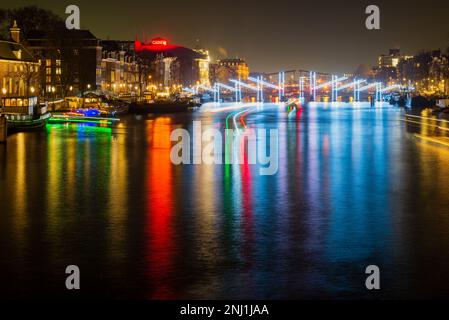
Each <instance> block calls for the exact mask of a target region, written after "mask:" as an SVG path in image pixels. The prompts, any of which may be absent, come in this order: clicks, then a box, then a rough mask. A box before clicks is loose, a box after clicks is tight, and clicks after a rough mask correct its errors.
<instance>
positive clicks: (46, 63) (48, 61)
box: [45, 59, 51, 67]
mask: <svg viewBox="0 0 449 320" xmlns="http://www.w3.org/2000/svg"><path fill="white" fill-rule="evenodd" d="M45 65H46V66H47V67H50V66H51V59H47V60H45Z"/></svg>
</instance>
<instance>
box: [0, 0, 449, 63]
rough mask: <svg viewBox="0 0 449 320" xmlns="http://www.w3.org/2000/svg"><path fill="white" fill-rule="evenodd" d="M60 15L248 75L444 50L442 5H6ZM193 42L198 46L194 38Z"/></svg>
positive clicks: (441, 0)
mask: <svg viewBox="0 0 449 320" xmlns="http://www.w3.org/2000/svg"><path fill="white" fill-rule="evenodd" d="M29 4H34V5H38V6H40V7H43V8H46V9H51V10H52V11H54V12H55V13H57V14H59V15H61V16H65V14H64V11H65V7H66V6H67V5H69V4H77V5H78V6H79V7H80V10H81V27H82V28H84V29H90V30H91V31H92V33H93V34H94V35H96V36H97V37H99V38H102V39H107V38H110V39H120V40H134V38H135V36H136V35H139V36H140V37H142V34H145V35H146V36H147V37H148V38H151V37H153V36H163V37H167V38H168V39H169V41H170V42H173V43H177V44H181V45H185V46H188V47H194V46H195V44H196V42H197V41H199V43H200V45H201V46H202V47H205V48H207V49H209V50H210V52H211V56H212V58H213V59H220V58H223V57H225V56H226V55H227V56H228V57H241V58H244V59H246V60H247V62H248V63H249V65H250V68H251V70H252V71H265V72H272V71H277V70H280V69H284V70H289V69H313V70H317V71H323V72H350V71H354V70H355V68H356V67H357V66H358V65H359V64H370V65H372V64H375V62H376V57H377V56H378V55H379V54H381V53H383V52H387V51H388V49H389V48H396V47H400V48H401V50H402V51H403V52H405V53H409V54H412V53H416V52H417V51H419V50H422V49H439V48H441V49H445V48H446V47H447V46H449V1H447V0H426V1H405V0H390V1H385V0H382V1H379V0H371V1H365V0H359V1H356V0H349V1H348V0H345V1H335V0H334V1H328V0H325V1H324V0H313V1H311V0H309V1H302V0H272V1H265V0H260V1H253V0H240V1H232V0H228V1H224V0H215V1H211V0H209V1H206V0H165V1H159V0H158V1H155V0H146V1H143V0H126V1H115V0H109V1H103V0H69V1H65V0H63V1H60V0H41V1H37V0H34V1H33V0H14V2H13V3H12V1H10V2H9V3H8V4H6V3H3V4H2V5H0V6H1V7H21V6H24V5H29ZM369 4H376V5H378V6H379V7H380V10H381V30H380V31H368V30H367V29H366V28H365V19H366V17H367V15H366V14H365V8H366V6H367V5H369ZM198 39H199V40H198Z"/></svg>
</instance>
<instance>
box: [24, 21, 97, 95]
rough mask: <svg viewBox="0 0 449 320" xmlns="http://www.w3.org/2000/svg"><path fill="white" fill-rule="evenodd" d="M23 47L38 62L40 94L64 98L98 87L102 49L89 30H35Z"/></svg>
mask: <svg viewBox="0 0 449 320" xmlns="http://www.w3.org/2000/svg"><path fill="white" fill-rule="evenodd" d="M27 46H28V48H29V49H30V51H31V52H32V53H33V55H34V56H36V57H38V59H39V61H40V64H41V83H42V90H41V95H43V96H45V97H47V98H48V97H50V98H51V97H52V98H56V97H64V96H67V95H76V94H80V93H83V92H85V91H90V90H95V89H97V88H99V87H100V86H101V58H102V50H101V46H100V40H99V39H97V38H96V37H95V36H94V35H93V34H92V33H91V32H90V31H88V30H68V29H61V30H55V31H54V32H51V33H48V32H40V31H35V32H32V33H31V34H30V37H29V39H27Z"/></svg>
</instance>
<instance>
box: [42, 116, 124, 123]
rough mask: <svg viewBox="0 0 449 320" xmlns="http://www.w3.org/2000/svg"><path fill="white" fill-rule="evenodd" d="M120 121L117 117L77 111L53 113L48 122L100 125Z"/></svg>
mask: <svg viewBox="0 0 449 320" xmlns="http://www.w3.org/2000/svg"><path fill="white" fill-rule="evenodd" d="M118 121H120V119H117V118H106V117H89V116H84V115H81V114H77V113H64V114H53V115H52V116H51V118H50V119H48V123H94V124H99V125H112V124H114V123H116V122H118Z"/></svg>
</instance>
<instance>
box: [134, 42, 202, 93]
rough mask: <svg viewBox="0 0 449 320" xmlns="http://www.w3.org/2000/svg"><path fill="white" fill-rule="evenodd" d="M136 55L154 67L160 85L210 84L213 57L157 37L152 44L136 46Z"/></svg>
mask: <svg viewBox="0 0 449 320" xmlns="http://www.w3.org/2000/svg"><path fill="white" fill-rule="evenodd" d="M134 48H135V51H136V53H137V54H138V55H139V57H141V58H142V59H143V60H144V61H146V62H147V63H148V64H149V65H150V66H151V75H152V77H153V82H154V84H155V85H157V86H164V87H169V86H178V85H181V86H192V85H195V84H197V83H201V84H204V85H208V84H209V82H210V81H209V54H208V52H207V51H204V50H194V49H189V48H186V47H183V46H179V45H175V44H171V43H169V42H168V40H167V39H164V38H154V39H152V40H151V41H150V42H149V43H142V42H140V41H138V40H136V41H135V43H134Z"/></svg>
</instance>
